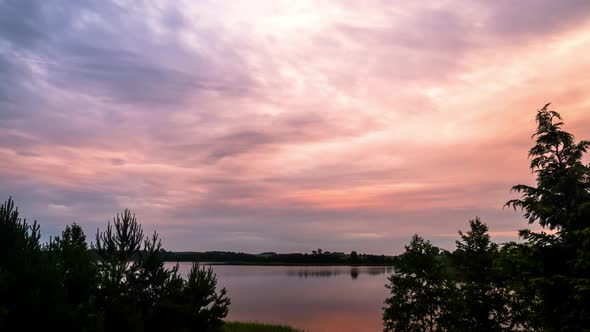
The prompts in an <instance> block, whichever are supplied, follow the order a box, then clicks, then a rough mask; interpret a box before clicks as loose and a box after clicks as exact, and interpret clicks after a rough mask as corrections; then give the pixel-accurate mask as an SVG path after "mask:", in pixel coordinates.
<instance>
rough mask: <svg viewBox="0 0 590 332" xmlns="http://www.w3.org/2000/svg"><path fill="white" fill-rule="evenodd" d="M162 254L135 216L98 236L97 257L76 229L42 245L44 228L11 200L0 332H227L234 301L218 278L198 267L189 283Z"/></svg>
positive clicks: (2, 247) (2, 210)
mask: <svg viewBox="0 0 590 332" xmlns="http://www.w3.org/2000/svg"><path fill="white" fill-rule="evenodd" d="M163 253H164V250H163V249H162V244H161V242H160V240H159V238H158V234H157V233H154V234H153V235H152V236H151V237H149V238H147V239H146V238H145V237H144V235H143V231H142V228H141V226H140V225H139V223H138V222H137V220H136V218H135V215H133V214H132V213H131V212H130V211H129V210H125V211H124V212H123V213H122V214H120V215H117V216H116V217H115V218H114V219H113V223H112V224H111V223H109V224H108V226H107V230H106V231H105V232H102V233H101V232H99V231H97V235H96V244H95V245H94V246H93V250H91V249H89V248H88V245H87V243H86V236H85V235H84V232H83V231H82V228H81V227H80V226H78V225H77V224H72V225H70V226H67V227H66V229H65V230H64V231H63V232H62V234H61V236H58V237H55V238H54V239H51V240H50V241H49V243H48V244H47V245H42V244H41V243H40V232H39V226H38V225H37V223H36V222H34V223H33V224H28V223H27V222H26V221H25V220H22V219H20V218H19V213H18V210H17V209H16V208H15V207H14V203H13V202H12V199H9V200H8V201H6V202H5V203H4V204H2V206H0V330H2V331H4V330H7V331H9V330H18V331H33V330H34V331H39V330H46V329H49V330H59V331H101V332H102V331H203V332H214V331H220V330H221V328H222V324H223V318H225V317H226V316H227V313H228V308H229V304H230V300H229V298H228V297H227V292H226V290H225V289H221V290H220V291H218V290H217V279H216V276H215V274H214V273H213V271H212V270H211V269H210V268H209V269H205V268H201V267H199V265H194V266H193V268H192V270H191V272H190V274H189V275H188V278H187V279H186V280H185V279H183V278H181V276H180V275H179V273H178V266H176V267H174V268H172V269H166V268H165V267H164V255H163ZM14 327H18V328H17V329H14Z"/></svg>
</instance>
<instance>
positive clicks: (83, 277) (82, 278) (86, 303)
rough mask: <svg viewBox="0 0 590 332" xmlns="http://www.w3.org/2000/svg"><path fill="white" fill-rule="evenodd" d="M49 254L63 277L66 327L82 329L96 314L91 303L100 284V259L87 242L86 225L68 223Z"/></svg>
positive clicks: (49, 246)
mask: <svg viewBox="0 0 590 332" xmlns="http://www.w3.org/2000/svg"><path fill="white" fill-rule="evenodd" d="M47 251H48V254H49V255H50V256H51V257H52V261H53V262H54V263H55V264H56V268H57V271H58V273H59V275H60V276H61V277H62V282H63V284H62V285H61V286H62V288H63V290H64V292H65V297H66V306H67V308H66V309H67V311H68V317H67V319H66V322H64V324H65V325H64V326H62V330H68V329H69V330H72V331H80V330H82V329H83V327H84V326H85V325H87V324H92V322H90V321H88V319H89V317H91V316H92V315H93V313H92V311H93V310H94V308H91V307H90V305H91V303H92V300H93V295H94V293H95V290H96V286H97V284H96V283H97V278H96V274H97V266H96V260H95V258H94V256H93V254H92V252H91V251H90V250H88V245H87V244H86V235H84V231H83V230H82V228H81V227H80V226H79V225H78V224H76V223H74V224H72V225H69V226H66V228H65V230H64V231H63V232H62V234H61V237H59V236H58V237H55V239H53V240H51V241H50V242H49V244H48V245H47Z"/></svg>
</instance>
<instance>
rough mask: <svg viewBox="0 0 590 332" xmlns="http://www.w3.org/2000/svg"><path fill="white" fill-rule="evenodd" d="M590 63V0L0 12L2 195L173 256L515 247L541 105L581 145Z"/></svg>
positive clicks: (150, 4) (586, 132)
mask: <svg viewBox="0 0 590 332" xmlns="http://www.w3.org/2000/svg"><path fill="white" fill-rule="evenodd" d="M588 54H590V1H587V0H569V1H554V0H520V1H510V0H497V1H485V0H479V1H478V0H474V1H460V0H456V1H433V0H431V1H428V0H426V1H413V0H405V1H404V0H399V1H398V0H396V1H393V0H391V1H385V0H365V1H360V0H359V1H357V0H342V1H333V0H325V1H324V0H323V1H305V0H298V1H280V0H273V1H257V0H249V1H205V0H203V1H188V0H187V1H124V0H118V1H115V0H104V1H69V0H52V1H42V0H37V1H31V0H0V77H1V79H0V199H1V200H4V199H6V198H8V197H9V196H12V197H13V198H14V200H15V201H16V204H17V205H18V206H19V208H20V211H21V215H22V216H23V217H26V218H28V219H29V220H34V219H36V220H38V221H39V223H40V225H41V231H42V233H43V235H44V238H45V239H47V238H48V237H49V236H52V235H56V234H59V233H60V232H61V230H63V228H64V227H65V225H67V224H70V223H72V222H77V223H79V224H81V225H82V226H83V228H84V229H85V231H86V233H87V235H88V238H89V241H92V240H93V238H94V234H95V233H96V230H97V228H100V229H104V228H106V225H107V222H108V221H109V220H110V219H112V217H113V216H114V215H115V214H116V213H117V212H120V211H122V210H123V209H125V208H129V209H131V210H132V211H133V212H135V213H136V216H137V218H138V220H139V221H140V222H141V223H142V224H143V227H144V229H145V231H146V232H152V231H154V230H157V231H158V233H159V234H160V236H161V237H162V240H163V244H164V247H165V248H166V249H169V250H193V251H204V250H232V251H245V252H263V251H277V252H295V251H298V252H310V251H311V250H313V249H316V248H322V249H324V250H329V251H344V252H349V251H351V250H357V251H361V252H368V253H379V254H381V253H385V254H398V253H400V252H401V251H402V250H403V246H404V244H407V243H408V242H409V238H410V237H411V236H412V234H414V233H418V234H420V235H422V236H423V237H425V238H428V239H430V240H431V241H432V242H433V243H435V244H437V245H440V246H443V247H445V248H449V249H450V248H452V246H453V244H454V241H455V240H456V239H457V230H459V229H465V228H466V227H467V222H468V220H469V219H473V218H474V217H476V216H479V217H481V218H482V220H483V221H484V222H485V223H487V224H488V225H489V227H490V233H491V235H492V238H493V239H494V240H496V241H510V240H515V239H517V236H516V230H517V229H521V228H525V227H527V224H526V221H525V220H524V218H523V217H522V213H520V212H519V211H516V212H515V211H513V210H510V209H503V205H504V203H505V202H506V201H507V200H508V199H510V198H514V197H516V196H515V195H514V194H511V193H510V188H511V186H512V185H515V184H518V183H525V184H532V183H534V181H533V180H534V178H533V176H532V175H531V172H530V170H529V169H528V165H529V160H528V159H527V152H528V149H529V148H530V147H531V146H532V143H533V141H532V140H531V134H532V132H533V130H534V128H535V123H534V116H535V112H536V110H537V109H538V108H540V107H542V106H543V105H544V104H545V103H547V102H552V103H553V104H552V107H553V109H554V110H557V111H558V112H560V113H561V114H562V116H563V117H564V119H565V122H566V126H565V129H566V130H568V131H570V132H571V133H573V134H574V135H575V136H576V138H577V139H584V138H590V91H589V89H590V56H588Z"/></svg>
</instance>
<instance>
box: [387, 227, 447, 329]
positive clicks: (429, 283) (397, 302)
mask: <svg viewBox="0 0 590 332" xmlns="http://www.w3.org/2000/svg"><path fill="white" fill-rule="evenodd" d="M405 248H406V250H405V252H404V254H402V255H401V256H400V258H399V261H398V264H397V265H396V270H395V273H393V274H392V275H391V276H390V277H389V279H388V280H389V284H388V285H387V286H386V287H387V288H388V289H389V291H390V295H391V296H390V297H389V298H388V299H386V300H385V307H384V309H383V321H384V325H385V328H384V331H450V330H453V326H454V324H455V318H454V317H453V315H454V313H455V312H456V310H455V309H456V308H455V307H454V305H455V298H456V295H457V289H456V285H455V281H454V280H452V279H451V278H450V276H449V274H448V269H447V268H446V267H445V264H444V262H443V260H442V256H441V254H442V252H441V250H440V249H439V248H437V247H435V246H433V245H432V244H431V243H430V242H429V241H427V240H424V239H422V238H421V237H420V236H418V235H414V236H413V237H412V241H411V242H410V244H409V245H408V246H406V247H405Z"/></svg>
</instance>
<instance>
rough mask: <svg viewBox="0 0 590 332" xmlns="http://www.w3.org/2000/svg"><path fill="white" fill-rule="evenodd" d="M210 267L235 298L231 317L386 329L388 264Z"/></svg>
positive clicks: (328, 329) (362, 330)
mask: <svg viewBox="0 0 590 332" xmlns="http://www.w3.org/2000/svg"><path fill="white" fill-rule="evenodd" d="M172 265H173V264H170V265H169V266H172ZM190 266H191V264H190V263H181V264H180V272H181V273H183V274H186V273H188V271H189V269H190ZM212 267H213V270H214V271H215V272H216V273H217V276H218V279H219V280H218V281H219V282H218V283H219V285H220V286H222V287H226V288H227V291H228V294H229V296H230V297H231V300H232V304H231V307H230V313H229V317H228V319H230V320H242V321H260V322H273V323H281V324H289V325H292V326H295V327H298V328H301V329H303V330H305V331H306V332H370V331H381V330H382V329H383V328H382V322H381V308H382V307H383V301H384V300H385V298H386V297H387V289H386V288H385V287H384V286H385V283H386V282H387V280H386V279H387V276H388V275H389V274H390V273H392V272H393V271H392V269H391V268H390V267H384V266H370V267H367V266H354V267H350V266H230V265H213V266H212Z"/></svg>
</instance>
